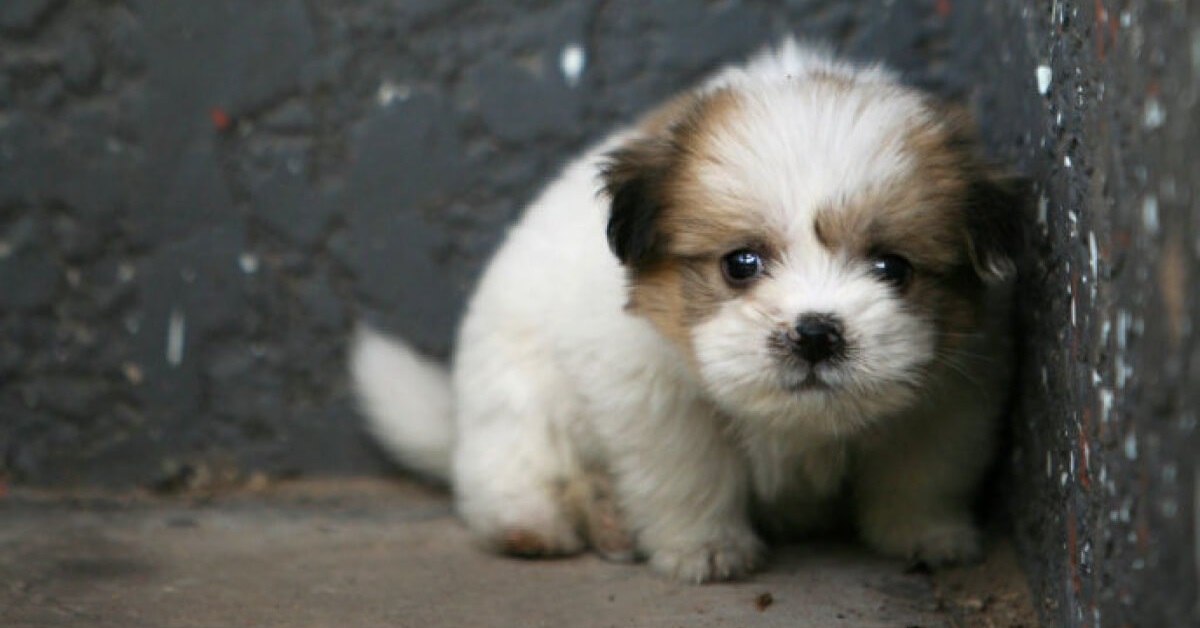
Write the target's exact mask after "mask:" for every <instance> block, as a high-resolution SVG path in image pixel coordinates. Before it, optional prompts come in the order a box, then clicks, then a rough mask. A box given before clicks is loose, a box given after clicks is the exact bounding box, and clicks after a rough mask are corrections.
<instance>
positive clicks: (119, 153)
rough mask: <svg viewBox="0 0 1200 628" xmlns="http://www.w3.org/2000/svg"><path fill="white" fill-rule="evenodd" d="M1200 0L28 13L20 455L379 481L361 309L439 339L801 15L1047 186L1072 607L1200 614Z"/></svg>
mask: <svg viewBox="0 0 1200 628" xmlns="http://www.w3.org/2000/svg"><path fill="white" fill-rule="evenodd" d="M1197 12H1198V11H1197V9H1196V8H1195V6H1194V3H1186V2H1180V1H1175V2H1158V3H1151V2H1148V1H1138V0H1094V1H1079V2H1066V1H1061V0H1055V1H1048V2H1038V3H1030V2H1022V1H1019V0H986V1H980V2H966V1H965V0H958V1H952V0H917V1H913V2H899V1H896V0H863V1H861V2H840V1H834V0H794V1H790V2H765V1H755V0H724V1H722V2H702V1H700V0H691V1H684V0H669V1H664V2H655V3H621V2H613V1H611V0H588V1H581V2H571V3H548V2H540V1H539V2H535V1H519V2H511V3H492V2H482V1H480V0H413V1H405V2H394V1H385V0H355V1H350V0H277V1H274V2H261V3H260V2H239V1H237V0H205V1H203V2H201V1H199V0H194V1H178V2H152V1H150V0H2V1H0V478H7V479H8V480H9V481H13V482H20V483H25V484H31V485H42V486H76V485H83V486H92V485H101V486H116V487H129V486H157V487H160V488H169V487H173V486H179V485H184V486H187V485H194V484H205V483H212V482H220V481H222V478H224V479H225V480H229V481H239V480H240V479H244V478H246V477H248V476H251V475H253V474H255V473H263V474H267V475H269V476H286V475H293V474H310V475H313V474H355V473H374V472H379V471H381V470H383V469H384V468H385V464H384V463H383V462H382V460H381V459H380V457H379V456H378V455H377V454H376V452H375V451H374V450H373V449H372V448H371V446H370V445H369V443H367V441H366V440H365V439H364V438H363V437H362V436H361V435H360V431H359V426H358V423H357V420H356V418H355V415H354V413H353V410H352V406H351V403H350V401H349V398H348V395H347V390H346V379H345V374H344V368H343V366H342V364H343V360H344V354H345V345H346V339H347V337H348V335H349V333H350V331H351V329H352V327H353V324H354V322H355V321H356V320H359V319H366V320H370V321H372V322H374V323H375V324H377V325H380V326H382V327H384V328H386V329H388V330H389V331H392V332H394V333H397V334H401V335H403V336H405V337H406V338H408V339H409V340H411V341H413V342H414V343H416V344H417V345H418V346H420V347H421V348H422V349H423V350H425V351H427V352H429V353H431V354H433V355H439V356H444V355H445V354H446V353H447V350H448V344H449V341H450V338H451V335H452V334H453V330H454V326H455V323H456V320H457V317H458V314H459V311H460V309H461V307H462V303H463V299H464V298H465V295H466V294H467V292H468V291H469V289H470V286H471V284H472V282H473V281H474V278H475V276H476V274H477V273H478V272H479V269H480V267H481V265H482V263H483V262H484V260H485V259H486V256H487V254H488V253H489V252H490V251H491V250H492V248H493V247H494V246H495V244H496V243H497V241H498V239H499V238H500V237H501V236H502V234H503V229H504V225H506V224H507V223H508V222H509V221H510V220H511V219H512V217H513V216H514V215H515V214H516V213H517V212H518V211H519V210H520V208H521V206H522V204H523V203H525V202H526V201H528V200H529V199H530V198H531V197H532V195H533V194H534V193H535V192H536V191H537V186H538V184H539V183H540V182H542V181H544V180H546V179H547V178H549V177H551V176H552V175H553V174H554V172H555V170H556V168H557V167H558V166H559V164H561V163H562V161H563V159H564V158H566V157H567V156H569V155H570V154H572V153H573V152H575V151H577V150H579V149H580V148H582V147H583V146H585V145H586V144H587V143H589V142H591V141H595V140H597V139H599V138H600V137H601V136H602V135H603V134H604V132H605V131H606V130H607V129H609V128H611V127H612V125H614V124H616V123H619V122H621V121H627V120H629V119H630V118H631V117H632V116H634V115H636V113H637V112H639V111H641V110H643V109H644V108H646V107H648V106H650V105H652V104H653V103H654V102H656V101H658V100H659V99H661V98H663V97H665V96H667V95H669V94H671V93H672V92H674V91H676V90H677V89H679V88H681V87H684V86H686V85H688V84H689V83H691V82H692V81H694V80H696V79H697V78H699V77H700V76H702V75H703V74H704V73H705V72H707V71H709V70H711V69H712V68H714V67H715V66H716V65H718V64H719V63H721V62H722V61H725V60H731V59H737V58H740V57H742V56H744V55H746V54H747V53H749V52H751V51H753V50H755V49H756V48H758V47H760V46H761V45H763V44H764V43H767V42H770V41H774V40H777V39H778V38H779V37H781V36H782V35H783V34H785V33H796V34H799V35H801V36H806V37H814V38H820V39H823V40H825V41H828V42H831V43H832V44H833V45H834V46H835V47H836V48H837V49H838V50H840V51H842V52H843V53H845V54H847V55H849V56H851V57H853V58H858V59H864V60H867V59H884V60H886V61H887V62H888V63H890V64H891V65H893V66H894V67H897V68H898V69H900V70H902V71H903V72H904V73H905V76H906V78H907V79H908V80H909V81H910V82H912V83H914V84H917V85H920V86H922V87H926V88H928V89H930V90H932V91H934V92H935V93H938V94H940V95H942V96H945V97H949V98H953V99H958V100H962V101H965V102H967V103H968V104H970V105H971V107H972V109H974V110H975V111H976V112H977V113H978V115H979V121H980V127H981V131H982V133H983V135H984V137H985V138H986V140H987V142H988V144H989V146H990V148H991V150H992V152H993V153H994V154H995V155H997V156H998V157H1002V158H1003V159H1005V160H1008V161H1010V162H1011V163H1013V164H1015V167H1016V169H1017V170H1019V171H1021V172H1024V173H1026V174H1028V175H1029V176H1030V178H1031V180H1032V182H1033V188H1034V196H1035V198H1034V199H1032V203H1031V209H1030V223H1031V232H1032V233H1031V238H1030V242H1031V246H1030V252H1031V254H1030V256H1029V260H1028V263H1027V264H1026V270H1025V277H1024V290H1023V296H1022V299H1023V301H1022V308H1021V310H1022V313H1023V314H1022V324H1023V332H1024V333H1023V336H1022V337H1023V340H1024V343H1023V344H1024V356H1023V371H1022V373H1023V375H1022V382H1021V386H1020V390H1019V391H1018V394H1017V395H1016V399H1017V401H1016V404H1015V405H1016V408H1015V411H1014V413H1013V419H1012V421H1011V423H1012V425H1011V430H1010V431H1011V432H1012V441H1013V446H1012V448H1011V451H1010V452H1009V453H1008V454H1007V455H1006V457H1005V460H1004V461H1003V464H1002V465H1001V466H1002V467H1003V469H1002V470H1001V472H1000V475H999V479H998V481H997V482H996V483H995V486H996V492H997V493H998V494H999V495H1000V497H1001V501H1003V502H1004V503H1006V504H1007V508H1006V512H1008V513H1009V518H1010V519H1011V520H1012V522H1013V525H1014V529H1015V531H1016V536H1017V538H1018V541H1019V542H1020V543H1021V545H1022V546H1023V549H1024V555H1025V558H1026V564H1027V567H1028V568H1029V570H1030V573H1031V574H1033V576H1034V579H1035V582H1036V584H1037V586H1036V590H1037V591H1038V593H1039V595H1040V596H1041V597H1042V602H1043V608H1042V612H1043V614H1044V617H1045V618H1046V619H1047V621H1048V622H1049V623H1051V624H1061V625H1073V626H1076V625H1077V626H1086V625H1115V626H1119V625H1123V624H1128V625H1186V624H1188V623H1194V622H1195V621H1196V617H1197V616H1196V614H1195V613H1196V610H1195V608H1194V604H1195V599H1196V560H1197V559H1196V543H1195V538H1194V534H1195V532H1194V526H1195V519H1196V518H1195V515H1194V509H1195V508H1196V507H1197V500H1196V499H1195V495H1194V490H1195V487H1196V486H1197V482H1196V473H1197V472H1198V471H1197V469H1196V466H1195V464H1194V463H1193V461H1192V457H1194V454H1195V453H1196V452H1197V450H1198V447H1197V436H1196V433H1195V427H1196V421H1197V417H1196V414H1195V412H1196V408H1197V407H1198V404H1197V401H1198V400H1197V392H1196V391H1197V390H1200V386H1198V384H1200V381H1197V379H1198V375H1197V368H1196V366H1195V365H1196V363H1197V361H1198V360H1200V345H1198V344H1197V342H1196V341H1195V336H1194V332H1193V329H1192V322H1191V320H1192V317H1191V313H1192V312H1194V311H1195V308H1196V300H1197V296H1196V290H1195V289H1194V287H1193V286H1194V285H1196V283H1197V282H1196V280H1195V276H1196V274H1197V271H1198V270H1200V264H1198V262H1197V259H1198V257H1200V241H1197V239H1196V235H1195V233H1196V228H1197V226H1198V221H1200V215H1198V213H1197V201H1196V198H1197V192H1196V191H1195V190H1194V189H1193V187H1194V186H1195V185H1196V183H1195V182H1196V181H1198V180H1200V176H1197V175H1200V172H1197V165H1196V164H1198V163H1200V160H1198V159H1197V158H1196V149H1195V148H1193V147H1195V146H1197V145H1200V137H1197V131H1196V126H1195V122H1194V121H1195V120H1196V119H1197V118H1196V101H1197V93H1198V92H1197V90H1198V89H1200V87H1198V83H1197V78H1196V77H1197V74H1198V73H1200V16H1198V15H1197ZM1151 620H1153V621H1151Z"/></svg>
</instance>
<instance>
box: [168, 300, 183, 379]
mask: <svg viewBox="0 0 1200 628" xmlns="http://www.w3.org/2000/svg"><path fill="white" fill-rule="evenodd" d="M185 333H186V321H185V319H184V317H183V312H181V311H179V308H173V309H172V310H171V318H170V319H169V320H168V321H167V364H170V365H171V366H179V365H180V364H181V363H182V362H183V344H184V334H185Z"/></svg>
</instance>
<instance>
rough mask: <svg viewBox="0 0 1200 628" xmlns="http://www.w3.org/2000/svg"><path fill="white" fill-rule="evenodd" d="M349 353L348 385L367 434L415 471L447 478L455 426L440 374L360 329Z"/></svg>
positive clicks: (446, 386)
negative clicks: (356, 398)
mask: <svg viewBox="0 0 1200 628" xmlns="http://www.w3.org/2000/svg"><path fill="white" fill-rule="evenodd" d="M350 353H351V362H350V373H351V381H352V382H353V383H354V386H355V391H356V393H357V395H358V399H359V403H360V404H361V405H362V410H363V414H364V415H365V416H366V417H367V418H368V419H369V421H368V423H367V427H368V429H369V431H370V432H371V435H372V436H374V437H375V439H376V440H377V441H378V442H379V444H380V445H382V446H383V447H384V448H386V449H387V451H388V452H389V453H391V454H392V455H393V456H395V457H396V458H397V459H399V460H402V461H404V464H405V465H407V466H408V467H409V468H411V469H413V470H414V471H419V472H421V473H424V474H426V475H430V476H433V477H435V478H440V479H445V478H448V477H449V476H450V455H451V451H452V450H453V448H454V424H453V422H452V421H451V407H450V406H451V395H450V378H449V376H448V374H447V373H446V372H445V369H443V368H441V367H440V366H438V365H436V364H434V363H432V362H430V361H429V360H428V359H426V358H423V357H421V356H419V355H417V354H416V353H414V352H413V351H412V350H411V349H409V348H408V347H405V346H404V345H401V344H397V343H394V342H391V341H389V340H387V339H386V338H384V337H383V336H382V335H380V334H379V333H378V332H375V331H373V330H371V329H370V328H369V327H367V326H365V325H363V326H360V327H359V329H358V331H357V332H356V336H355V339H354V346H353V348H352V349H351V352H350Z"/></svg>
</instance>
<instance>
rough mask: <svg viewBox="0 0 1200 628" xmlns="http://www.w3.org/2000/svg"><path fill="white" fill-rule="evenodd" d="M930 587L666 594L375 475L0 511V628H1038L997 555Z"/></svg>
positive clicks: (811, 564) (804, 576) (844, 551)
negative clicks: (520, 547)
mask: <svg viewBox="0 0 1200 628" xmlns="http://www.w3.org/2000/svg"><path fill="white" fill-rule="evenodd" d="M999 547H1000V549H998V550H994V551H993V552H992V556H990V557H989V559H988V561H987V562H986V563H985V564H984V565H983V566H981V567H979V568H975V569H972V570H966V571H959V572H953V573H950V574H942V575H938V576H930V575H928V574H921V573H906V570H905V568H904V565H903V564H901V563H897V562H893V561H886V560H881V559H878V558H875V557H872V556H870V555H867V554H865V553H864V552H862V551H861V550H858V549H855V548H852V547H847V546H842V545H838V546H824V547H820V546H810V547H798V548H790V549H786V550H781V551H778V552H776V553H775V554H774V558H773V562H772V564H771V566H770V568H769V569H768V570H767V571H766V572H764V573H762V574H759V575H757V576H756V577H754V578H753V579H752V580H750V581H747V582H741V583H735V584H721V585H710V586H703V587H696V586H688V585H681V584H676V583H673V582H670V581H667V580H665V579H663V578H661V577H659V576H656V575H655V574H653V573H651V572H650V571H649V570H648V569H647V568H645V567H644V566H641V565H633V566H630V565H616V564H611V563H605V562H603V561H601V560H599V559H596V558H594V557H591V556H586V557H580V558H572V559H565V560H557V561H522V560H515V559H508V558H502V557H497V556H492V555H488V554H485V553H483V552H481V551H478V550H476V549H475V548H473V547H471V546H470V543H469V541H468V539H467V536H466V533H465V531H464V530H463V529H462V528H461V527H460V526H459V525H458V524H457V522H456V521H455V520H454V519H453V515H452V513H451V510H450V507H449V504H448V501H447V499H446V497H445V496H444V495H443V494H442V493H440V492H438V491H435V490H431V489H427V488H423V487H420V486H416V485H412V484H406V483H397V482H381V481H366V480H363V481H339V482H325V483H317V482H302V483H290V484H283V485H274V486H262V487H259V488H258V489H257V490H248V491H247V490H242V491H237V492H234V493H231V494H224V495H221V496H195V495H189V496H186V497H170V498H161V497H147V496H134V497H119V498H117V497H111V496H86V497H79V496H76V497H71V498H65V499H64V498H63V497H62V496H61V495H55V496H50V495H43V494H34V493H28V492H20V491H17V492H14V493H13V494H11V495H9V496H7V497H6V498H4V499H0V625H2V626H5V627H6V628H25V627H34V626H37V627H41V626H56V627H59V626H61V627H75V626H88V627H103V626H113V627H120V628H136V627H139V626H153V627H155V628H173V627H184V626H256V627H270V626H286V627H288V628H304V627H307V626H321V627H328V626H334V625H336V626H339V627H340V628H353V627H356V626H414V627H425V626H455V627H471V626H548V627H559V626H672V627H673V626H888V627H893V626H900V627H906V626H922V627H930V628H932V627H935V626H958V625H964V626H1021V625H1023V626H1032V625H1033V622H1032V621H1031V620H1030V619H1029V617H1030V616H1031V612H1030V611H1029V610H1028V596H1027V594H1026V593H1024V587H1023V585H1022V584H1021V582H1020V578H1019V576H1018V575H1017V572H1016V570H1015V566H1014V564H1013V563H1012V561H1011V554H1010V553H1009V552H1008V551H1007V550H1006V549H1004V546H1003V545H1000V546H999Z"/></svg>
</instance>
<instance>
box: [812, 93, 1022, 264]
mask: <svg viewBox="0 0 1200 628" xmlns="http://www.w3.org/2000/svg"><path fill="white" fill-rule="evenodd" d="M904 144H905V147H906V151H905V152H906V153H907V154H908V155H910V156H911V158H912V160H913V163H912V168H911V171H910V173H909V174H908V175H906V176H904V177H903V178H901V179H898V180H894V181H891V182H888V183H886V184H883V185H880V186H878V187H876V188H873V189H868V190H864V191H862V192H860V193H859V194H856V195H854V196H853V197H851V198H849V199H846V200H845V201H844V202H843V203H842V204H841V205H839V206H836V207H827V208H824V209H821V210H819V211H818V214H817V218H816V220H815V224H814V225H813V228H814V231H815V233H816V235H817V238H818V241H820V242H821V244H822V245H824V246H825V247H826V248H827V249H829V250H831V251H832V250H842V251H845V252H847V253H849V254H851V255H853V256H858V257H863V256H869V255H872V254H878V253H883V252H888V253H898V254H901V255H904V256H905V257H907V258H909V259H910V261H912V262H913V263H914V264H915V265H916V266H917V267H918V268H919V269H923V270H925V271H927V272H933V273H936V274H942V275H948V274H951V273H954V272H956V271H957V268H958V267H960V266H966V267H968V268H971V269H973V270H974V274H975V276H976V278H977V279H978V280H982V281H984V282H986V283H990V282H993V281H1003V280H1005V279H1008V278H1010V277H1011V276H1012V274H1013V272H1014V269H1015V264H1014V259H1015V256H1016V255H1017V254H1018V250H1019V248H1020V246H1019V243H1020V241H1021V236H1020V234H1021V216H1022V212H1021V207H1022V194H1021V186H1020V184H1019V183H1018V181H1017V180H1016V179H1013V178H1008V177H1003V176H999V175H997V174H996V173H995V172H994V170H993V169H992V168H991V167H990V166H989V165H988V164H986V163H985V162H983V160H982V159H981V158H980V157H979V155H978V154H977V148H976V142H975V139H974V137H973V134H972V132H971V129H970V125H969V121H968V119H967V118H966V116H965V114H962V113H961V112H959V111H958V110H950V111H949V112H943V113H941V114H939V116H938V117H932V116H931V117H930V118H929V119H928V120H927V121H924V122H919V123H917V124H916V125H914V126H913V128H912V129H910V130H909V131H908V133H907V135H906V136H905V138H904Z"/></svg>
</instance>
